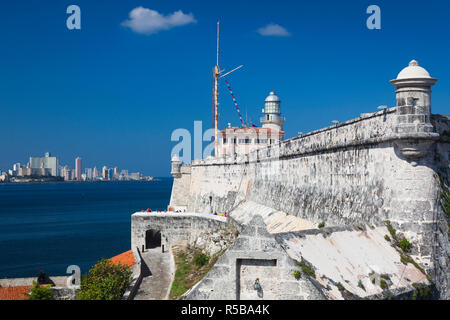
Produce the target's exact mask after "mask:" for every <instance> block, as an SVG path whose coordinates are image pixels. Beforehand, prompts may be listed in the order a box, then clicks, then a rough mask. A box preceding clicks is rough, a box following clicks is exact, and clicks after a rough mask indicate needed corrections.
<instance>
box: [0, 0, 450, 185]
mask: <svg viewBox="0 0 450 320" xmlns="http://www.w3.org/2000/svg"><path fill="white" fill-rule="evenodd" d="M77 5H78V6H79V7H80V8H81V15H82V22H81V30H68V29H67V28H66V25H65V22H66V19H67V16H68V15H67V14H66V8H67V4H65V3H60V2H57V1H49V2H30V3H27V10H24V9H23V8H24V7H23V4H22V3H14V2H5V3H2V4H1V5H0V21H1V24H2V25H3V28H0V35H1V36H2V39H3V47H4V48H6V49H5V50H2V51H1V52H0V69H1V70H2V75H1V76H0V97H1V99H0V107H1V110H2V111H3V112H2V114H3V116H4V117H5V119H6V121H4V122H3V124H2V126H1V127H0V136H1V137H4V139H3V140H2V143H3V145H2V146H3V147H2V151H1V154H0V155H1V156H0V167H1V168H4V167H7V166H9V165H10V164H11V163H14V162H16V161H17V160H18V159H24V158H26V156H27V155H28V154H40V153H41V152H42V150H53V152H54V153H55V154H59V155H61V156H60V160H61V162H62V163H69V162H70V163H71V161H73V160H72V159H74V158H75V157H76V156H80V157H82V158H83V159H86V160H85V161H86V163H85V165H86V166H88V167H93V165H94V159H95V161H96V162H98V163H107V162H108V161H109V159H114V162H115V163H116V164H117V165H118V166H119V167H126V168H130V170H133V171H134V170H136V171H137V170H139V171H142V172H144V173H145V174H151V175H155V176H169V172H170V165H169V163H170V157H171V154H170V153H171V149H172V148H173V146H174V145H175V144H176V142H171V141H170V137H171V133H172V132H173V131H174V130H175V129H177V128H184V129H187V130H189V131H190V132H191V133H192V132H193V128H194V125H193V121H195V120H199V121H202V124H203V130H204V131H205V130H207V129H209V128H210V127H211V100H212V99H211V89H212V88H211V82H212V79H211V71H212V67H213V66H214V65H215V54H216V52H215V50H216V48H215V45H216V23H217V20H220V21H221V48H220V52H221V61H220V65H221V67H222V68H225V69H226V70H230V68H232V67H233V66H236V65H241V64H242V65H244V67H243V68H242V69H241V70H239V72H236V73H233V74H232V75H231V76H230V78H228V80H229V81H230V84H231V86H232V88H233V92H234V94H235V97H236V99H237V101H238V103H239V106H240V107H241V111H242V114H247V115H248V118H249V119H251V120H252V121H253V122H255V123H257V122H258V119H259V116H260V110H261V108H262V106H263V103H264V98H265V97H266V96H267V93H268V92H270V91H275V92H277V94H278V96H279V97H280V99H281V100H282V103H283V114H284V116H286V117H287V118H288V119H290V120H289V122H287V123H286V125H285V128H284V129H285V131H286V135H285V138H290V137H293V136H296V135H297V132H299V131H302V132H309V131H312V130H316V129H320V128H323V127H326V126H328V125H330V124H331V121H332V120H339V121H343V120H345V119H349V118H355V117H358V116H359V114H360V113H361V112H373V111H377V107H378V106H380V105H387V106H393V105H394V103H395V101H394V99H393V98H392V94H391V93H392V88H393V87H392V85H391V84H390V83H389V80H391V79H395V77H396V71H397V70H398V67H399V66H405V65H407V63H408V62H409V61H411V60H412V59H416V60H417V61H418V62H419V63H420V65H421V66H423V67H424V68H426V69H427V70H429V71H430V73H432V74H434V75H435V76H436V77H437V78H439V79H443V80H442V81H438V83H437V84H436V86H435V88H434V89H433V92H434V95H433V108H434V112H436V113H440V114H445V113H446V110H448V107H449V106H448V101H450V90H448V88H449V85H448V82H447V81H446V80H445V79H448V78H450V66H449V64H448V61H447V60H448V56H450V45H449V44H448V42H447V41H442V38H441V37H442V35H441V33H440V32H437V31H436V30H449V29H450V21H449V20H448V18H447V17H446V15H447V12H448V9H450V4H449V3H446V2H444V3H443V2H442V1H434V0H430V1H428V2H427V3H426V4H425V3H423V2H421V1H406V0H401V1H395V2H392V1H391V2H388V1H379V2H378V3H377V5H379V7H380V8H381V29H380V30H369V29H368V28H367V27H366V20H367V18H368V16H369V15H368V14H367V13H366V10H367V6H368V5H369V4H367V3H361V2H358V1H346V3H345V4H342V3H339V2H335V1H325V2H320V3H308V4H307V5H306V4H302V3H300V2H294V3H286V4H284V5H283V6H274V5H273V2H272V1H259V2H258V3H257V4H256V3H254V2H253V3H252V2H245V3H242V2H237V1H233V0H232V1H231V2H227V3H220V4H217V3H205V2H199V1H191V2H189V3H187V2H182V1H171V2H170V3H167V2H164V1H139V2H135V1H132V2H114V3H108V10H104V9H105V8H104V6H105V5H104V4H103V3H99V2H97V1H85V0H80V1H77ZM139 6H142V7H143V8H146V9H149V10H154V11H156V12H157V13H159V14H160V15H162V16H164V17H166V16H168V15H171V14H173V13H174V12H177V11H178V10H181V11H182V12H183V14H184V15H192V17H193V18H192V19H191V20H187V21H190V23H187V24H185V25H179V26H176V27H173V26H172V25H165V27H166V29H164V30H159V29H157V28H156V29H154V30H143V31H147V34H145V32H144V33H142V32H138V31H139V30H141V29H139V28H138V26H139V24H138V21H134V22H132V21H130V16H129V14H130V12H131V11H132V10H133V9H136V8H138V7H139ZM237 6H239V8H240V9H239V10H235V9H234V8H236V7H237ZM324 7H326V8H327V10H324ZM34 12H39V14H34ZM267 12H270V13H271V14H270V16H267ZM18 16H20V17H21V19H17V18H16V17H18ZM194 20H195V22H194ZM36 26H38V27H36ZM274 26H279V27H281V28H283V29H284V30H285V31H286V32H283V31H282V29H280V28H277V27H274ZM172 27H173V28H172ZM8 30H14V33H11V32H9V31H8ZM276 30H278V34H277V31H276ZM141 31H142V30H141ZM399 39H400V40H399ZM421 43H425V45H422V44H421ZM219 90H220V94H219V112H220V118H219V129H224V128H225V127H226V126H227V123H228V122H230V123H232V125H238V124H239V117H238V115H237V113H236V110H235V107H234V105H233V101H232V99H231V97H230V95H229V94H228V92H227V91H226V86H225V83H223V82H219ZM24 115H26V116H24ZM18 124H20V125H18ZM42 128H51V129H48V130H42ZM88 159H92V160H88ZM90 161H92V162H90Z"/></svg>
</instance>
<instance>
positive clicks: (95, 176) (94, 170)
mask: <svg viewBox="0 0 450 320" xmlns="http://www.w3.org/2000/svg"><path fill="white" fill-rule="evenodd" d="M97 177H98V170H97V167H94V169H92V178H93V179H97Z"/></svg>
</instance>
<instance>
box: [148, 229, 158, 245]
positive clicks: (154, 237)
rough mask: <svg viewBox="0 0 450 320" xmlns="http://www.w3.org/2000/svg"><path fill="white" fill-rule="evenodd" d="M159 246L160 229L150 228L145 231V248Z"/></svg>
mask: <svg viewBox="0 0 450 320" xmlns="http://www.w3.org/2000/svg"><path fill="white" fill-rule="evenodd" d="M160 246H161V231H159V230H155V229H150V230H147V231H146V232H145V249H152V248H156V247H160Z"/></svg>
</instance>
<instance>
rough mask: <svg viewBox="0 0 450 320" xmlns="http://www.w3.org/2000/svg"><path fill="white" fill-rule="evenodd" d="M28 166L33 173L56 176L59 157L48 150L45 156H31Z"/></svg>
mask: <svg viewBox="0 0 450 320" xmlns="http://www.w3.org/2000/svg"><path fill="white" fill-rule="evenodd" d="M28 168H30V174H31V175H51V176H53V177H56V176H57V175H58V168H59V161H58V157H52V156H51V155H50V152H46V153H45V155H44V157H30V161H29V162H28ZM22 175H29V174H22Z"/></svg>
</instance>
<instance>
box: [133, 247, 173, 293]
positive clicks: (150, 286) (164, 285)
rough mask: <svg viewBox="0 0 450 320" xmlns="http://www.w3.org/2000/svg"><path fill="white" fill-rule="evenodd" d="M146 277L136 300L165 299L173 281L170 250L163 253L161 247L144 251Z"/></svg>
mask: <svg viewBox="0 0 450 320" xmlns="http://www.w3.org/2000/svg"><path fill="white" fill-rule="evenodd" d="M142 258H143V261H144V262H145V264H146V266H147V268H144V277H143V279H142V283H141V285H140V286H139V289H138V291H137V293H136V296H135V297H134V300H164V299H166V296H167V291H168V290H169V289H170V288H169V286H170V284H171V281H172V273H171V266H170V254H169V252H164V253H161V247H158V248H154V249H147V250H146V251H145V252H144V253H142Z"/></svg>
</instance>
